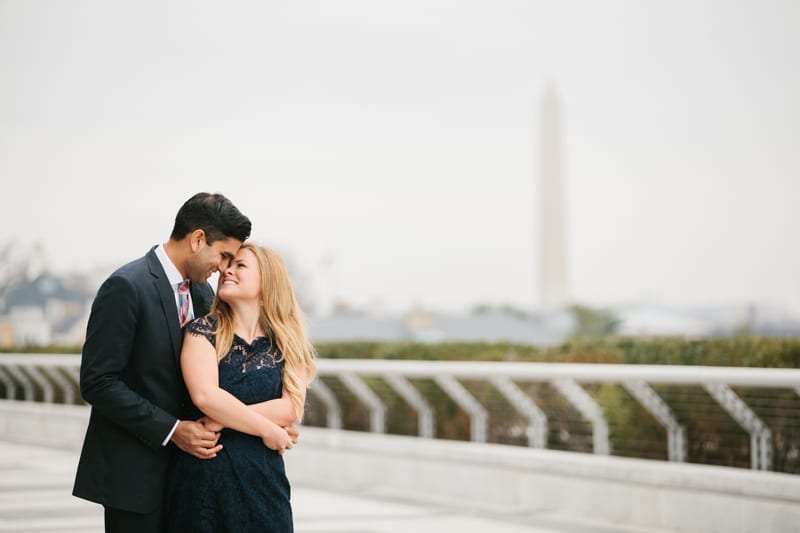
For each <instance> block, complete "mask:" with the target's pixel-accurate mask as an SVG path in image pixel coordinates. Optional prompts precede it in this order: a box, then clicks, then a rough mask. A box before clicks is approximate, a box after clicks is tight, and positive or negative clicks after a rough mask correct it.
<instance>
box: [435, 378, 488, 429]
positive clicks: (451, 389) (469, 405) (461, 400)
mask: <svg viewBox="0 0 800 533" xmlns="http://www.w3.org/2000/svg"><path fill="white" fill-rule="evenodd" d="M433 380H434V381H435V382H436V384H437V385H439V386H440V387H441V388H442V390H443V391H444V392H446V393H447V395H448V396H450V397H451V398H452V399H453V401H455V402H456V403H457V404H458V405H459V407H461V408H462V409H463V410H464V411H466V412H467V414H469V419H470V435H471V440H472V441H473V442H486V433H487V428H486V426H487V422H488V419H489V415H488V414H487V413H486V409H485V408H484V407H483V406H482V405H481V404H480V402H479V401H478V400H476V399H475V398H474V397H473V396H472V394H470V393H469V391H468V390H467V389H465V388H464V386H463V385H462V384H461V383H459V382H458V381H457V380H456V378H454V377H453V376H435V377H434V378H433Z"/></svg>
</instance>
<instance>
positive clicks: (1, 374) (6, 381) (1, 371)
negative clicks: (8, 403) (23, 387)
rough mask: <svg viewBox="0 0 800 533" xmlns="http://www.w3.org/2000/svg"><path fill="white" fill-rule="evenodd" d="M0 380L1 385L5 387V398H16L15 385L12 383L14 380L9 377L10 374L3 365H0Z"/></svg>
mask: <svg viewBox="0 0 800 533" xmlns="http://www.w3.org/2000/svg"><path fill="white" fill-rule="evenodd" d="M0 381H2V382H3V385H4V386H5V388H6V399H7V400H14V399H16V398H17V385H16V384H15V383H14V380H13V379H12V378H11V374H10V373H9V372H8V370H6V368H5V367H3V366H0Z"/></svg>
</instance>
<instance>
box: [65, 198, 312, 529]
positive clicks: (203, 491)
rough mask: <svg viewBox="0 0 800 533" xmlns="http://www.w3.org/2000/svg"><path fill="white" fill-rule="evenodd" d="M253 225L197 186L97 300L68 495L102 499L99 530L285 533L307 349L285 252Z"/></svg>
mask: <svg viewBox="0 0 800 533" xmlns="http://www.w3.org/2000/svg"><path fill="white" fill-rule="evenodd" d="M250 228H251V224H250V220H249V219H248V218H247V217H246V216H244V215H243V214H242V213H241V212H240V211H239V210H238V209H237V208H236V207H235V206H234V205H233V204H232V203H231V202H230V200H228V199H227V198H226V197H224V196H223V195H221V194H208V193H199V194H196V195H194V196H193V197H192V198H190V199H189V200H188V201H186V203H184V204H183V206H182V207H181V208H180V210H179V211H178V214H177V216H176V218H175V225H174V227H173V230H172V234H171V235H170V238H169V240H168V241H167V242H165V243H163V244H161V245H158V246H155V247H154V248H152V249H151V250H150V251H149V252H148V253H147V254H145V255H144V257H142V258H140V259H137V260H135V261H133V262H131V263H129V264H127V265H125V266H123V267H121V268H120V269H118V270H117V271H116V272H114V273H113V274H112V275H111V276H110V277H109V278H108V279H107V280H106V281H105V282H104V283H103V285H102V286H101V287H100V289H99V291H98V293H97V296H96V297H95V300H94V303H93V305H92V311H91V315H90V318H89V324H88V328H87V333H86V342H85V343H84V346H83V355H82V360H81V374H80V386H81V393H82V394H83V397H84V399H85V400H86V401H87V402H88V403H89V404H91V406H92V410H91V415H90V420H89V426H88V428H87V431H86V438H85V440H84V444H83V449H82V452H81V458H80V462H79V464H78V472H77V475H76V479H75V486H74V489H73V494H74V495H75V496H78V497H80V498H85V499H87V500H90V501H93V502H97V503H100V504H102V505H103V507H104V509H105V529H106V531H107V532H136V533H142V532H166V531H169V532H172V531H176V532H180V531H186V532H188V531H191V532H217V531H230V532H245V531H274V532H289V531H292V528H293V526H292V511H291V504H290V488H289V482H288V480H287V478H286V473H285V471H284V464H283V457H282V455H283V453H284V452H285V451H287V450H289V449H291V448H292V446H293V445H294V444H295V443H296V442H297V430H296V428H295V427H294V423H295V422H298V421H299V420H300V419H301V417H302V414H303V405H304V402H305V394H306V387H307V386H308V383H309V382H310V380H312V379H313V378H314V375H315V364H314V350H313V347H312V346H311V344H310V343H309V341H308V338H307V337H306V333H305V330H304V326H303V322H302V320H303V317H302V312H301V310H300V308H299V306H298V305H297V300H296V299H295V296H294V293H293V291H292V287H291V284H290V282H289V277H288V275H287V273H286V269H285V267H284V265H283V263H282V261H281V260H280V258H279V257H278V256H277V255H276V254H275V253H274V252H273V251H271V250H269V249H266V248H262V247H260V246H256V245H253V244H251V243H248V242H245V241H246V240H247V238H248V237H249V236H250ZM216 271H219V273H220V275H219V285H218V288H217V293H216V295H215V294H214V292H213V291H212V289H211V287H210V286H209V285H208V284H207V280H208V277H209V276H210V275H211V274H213V273H214V272H216Z"/></svg>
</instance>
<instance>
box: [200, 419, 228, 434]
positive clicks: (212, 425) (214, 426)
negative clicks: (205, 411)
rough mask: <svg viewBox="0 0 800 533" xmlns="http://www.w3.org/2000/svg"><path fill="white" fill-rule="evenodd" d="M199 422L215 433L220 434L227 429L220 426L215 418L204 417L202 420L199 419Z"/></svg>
mask: <svg viewBox="0 0 800 533" xmlns="http://www.w3.org/2000/svg"><path fill="white" fill-rule="evenodd" d="M197 421H198V422H200V423H201V424H203V426H204V427H205V428H206V429H207V430H209V431H213V432H214V433H219V432H220V431H222V430H223V429H225V426H223V425H222V424H220V423H219V422H217V421H216V420H214V419H213V418H210V417H207V416H204V417H202V418H198V419H197Z"/></svg>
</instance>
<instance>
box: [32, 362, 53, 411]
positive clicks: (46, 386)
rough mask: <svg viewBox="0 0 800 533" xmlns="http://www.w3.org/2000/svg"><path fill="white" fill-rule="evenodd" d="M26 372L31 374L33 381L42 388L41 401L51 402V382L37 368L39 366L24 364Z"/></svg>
mask: <svg viewBox="0 0 800 533" xmlns="http://www.w3.org/2000/svg"><path fill="white" fill-rule="evenodd" d="M25 368H26V370H27V371H28V373H29V374H30V375H31V378H32V379H33V381H35V382H36V384H37V385H39V386H40V387H41V388H42V401H43V402H44V403H53V398H54V397H55V391H54V390H53V384H52V383H50V381H49V380H48V379H47V377H46V376H45V375H44V374H43V373H42V371H41V370H39V367H36V366H26V367H25Z"/></svg>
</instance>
